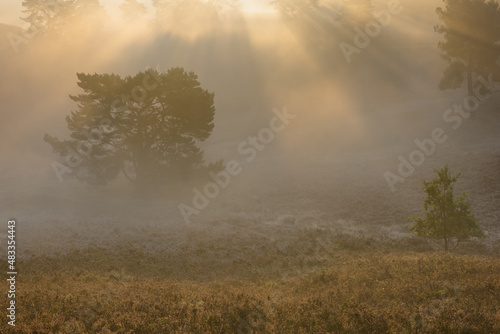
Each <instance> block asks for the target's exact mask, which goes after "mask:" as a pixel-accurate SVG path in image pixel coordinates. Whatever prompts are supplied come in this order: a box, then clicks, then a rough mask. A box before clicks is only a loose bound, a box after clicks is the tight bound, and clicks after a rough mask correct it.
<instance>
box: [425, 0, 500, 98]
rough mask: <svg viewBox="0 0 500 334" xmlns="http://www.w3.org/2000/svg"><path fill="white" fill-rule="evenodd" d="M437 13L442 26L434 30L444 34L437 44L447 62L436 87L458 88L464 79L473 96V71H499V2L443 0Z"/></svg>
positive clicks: (484, 72)
mask: <svg viewBox="0 0 500 334" xmlns="http://www.w3.org/2000/svg"><path fill="white" fill-rule="evenodd" d="M443 2H444V4H445V7H444V8H441V7H439V8H437V10H436V12H437V14H438V16H439V19H440V20H441V22H442V25H438V26H436V27H435V28H434V30H435V31H436V32H437V33H439V34H442V35H443V38H444V39H443V40H442V41H440V42H439V44H438V47H439V49H440V50H441V51H442V57H443V59H444V60H445V61H446V62H447V63H448V67H447V68H446V69H445V71H444V75H443V78H442V80H441V83H440V85H439V87H440V88H441V89H448V88H453V89H455V88H459V87H460V86H461V85H462V83H463V81H464V79H466V78H467V86H468V91H469V95H473V85H474V82H473V75H472V73H473V72H476V73H478V74H481V75H483V76H488V75H489V74H495V73H497V72H498V68H497V66H496V64H495V62H496V61H497V58H498V55H499V53H500V45H498V44H497V42H498V41H500V5H499V3H498V2H496V1H493V0H443Z"/></svg>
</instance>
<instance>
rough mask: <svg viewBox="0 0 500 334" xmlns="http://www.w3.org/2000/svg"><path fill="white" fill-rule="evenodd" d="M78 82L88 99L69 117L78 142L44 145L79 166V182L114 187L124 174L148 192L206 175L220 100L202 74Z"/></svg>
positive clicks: (80, 99)
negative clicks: (206, 152)
mask: <svg viewBox="0 0 500 334" xmlns="http://www.w3.org/2000/svg"><path fill="white" fill-rule="evenodd" d="M77 76H78V79H79V82H78V86H79V87H80V88H81V89H83V91H84V93H83V94H79V95H76V96H70V98H71V99H72V100H73V101H75V102H76V103H77V105H78V108H77V110H76V111H73V112H71V115H69V116H67V117H66V122H67V126H68V129H69V130H70V131H71V135H70V137H71V139H68V140H63V141H61V140H59V139H57V138H56V137H52V136H50V135H47V134H46V135H45V137H44V140H45V141H46V142H47V143H49V144H50V145H51V146H52V147H53V149H54V151H55V152H56V153H58V154H59V155H61V156H62V157H63V158H65V159H66V160H65V161H66V162H67V163H70V162H71V166H70V167H72V168H73V171H72V172H73V173H72V174H74V175H75V176H76V177H77V178H78V179H80V180H82V181H85V182H88V183H90V184H106V183H108V182H109V181H111V180H113V179H114V178H116V177H117V176H118V175H119V174H120V172H122V173H123V175H125V176H126V177H127V178H128V179H129V180H130V181H131V182H133V183H134V184H135V185H136V186H137V188H138V189H148V188H149V187H154V186H155V185H161V184H164V183H165V182H167V181H169V180H170V181H171V180H173V179H182V178H186V177H189V176H190V175H192V173H193V172H194V171H196V170H199V169H203V168H206V166H205V165H204V161H203V160H204V159H203V152H202V151H201V150H200V148H199V147H198V143H200V142H203V141H204V140H206V139H207V138H208V137H209V136H210V134H211V132H212V129H213V127H214V124H213V120H214V113H215V107H214V94H213V93H209V92H208V91H207V90H204V89H202V88H201V87H200V83H199V81H198V77H197V75H196V74H194V73H193V72H186V71H185V70H184V69H182V68H178V67H177V68H172V69H170V70H168V71H167V73H163V74H160V73H158V72H157V71H154V70H149V71H145V72H139V73H137V74H136V75H134V76H127V77H125V78H122V77H120V76H118V75H116V74H93V75H89V74H83V73H79V74H77ZM219 164H220V163H219ZM212 166H213V165H212Z"/></svg>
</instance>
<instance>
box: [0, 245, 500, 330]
mask: <svg viewBox="0 0 500 334" xmlns="http://www.w3.org/2000/svg"><path fill="white" fill-rule="evenodd" d="M200 258H201V259H202V258H203V257H200ZM284 259H285V258H284V257H283V258H276V259H274V260H273V261H275V262H276V263H274V264H273V263H270V266H269V268H272V267H273V266H274V265H276V267H278V268H280V269H279V271H283V270H284V269H283V268H288V269H289V270H294V271H293V272H294V274H291V275H288V276H287V277H284V276H283V275H281V276H280V275H275V274H274V273H273V272H272V271H271V270H267V272H260V271H252V267H253V266H255V265H256V262H257V261H261V259H256V260H255V262H252V261H251V260H250V261H249V262H248V263H246V266H248V268H247V269H246V270H243V268H244V265H242V264H241V263H236V262H235V263H234V267H231V266H229V268H228V270H229V271H228V272H229V273H232V275H229V274H228V272H220V271H216V270H215V269H211V268H213V266H212V264H211V263H210V261H208V260H209V259H208V257H207V261H205V262H203V261H199V260H198V259H194V260H193V261H194V262H193V261H188V260H186V259H185V258H181V257H167V256H160V255H154V254H148V253H143V252H140V251H131V252H130V253H122V254H121V255H119V254H116V253H114V252H112V251H110V250H108V249H103V248H89V249H85V250H80V251H74V252H72V253H68V254H66V255H62V256H58V257H47V256H43V257H40V256H38V257H37V256H35V257H32V258H31V259H27V260H24V261H22V262H20V263H19V264H18V267H19V271H20V273H21V274H19V275H18V282H17V286H16V301H17V302H16V310H17V316H16V327H15V328H13V327H11V326H8V325H7V318H6V317H5V316H3V317H1V318H0V319H1V320H0V325H1V328H2V332H3V333H221V334H222V333H498V332H500V275H499V273H500V261H499V259H498V257H496V256H494V255H489V256H482V255H478V254H476V255H467V254H457V253H445V252H416V251H395V250H393V251H391V250H389V249H385V250H383V249H382V250H354V251H339V252H337V253H335V254H326V255H324V256H322V257H321V258H320V259H318V260H316V262H314V261H312V260H311V261H305V262H304V261H302V260H300V261H299V260H297V261H295V262H294V261H288V263H286V261H285V260H284ZM306 260H307V259H306ZM190 267H193V268H196V270H197V273H198V274H193V272H191V271H190ZM232 269H233V271H232ZM211 271H212V272H211ZM210 272H211V273H210ZM251 272H253V273H254V275H249V274H248V273H251ZM189 277H191V278H189ZM246 277H247V278H246ZM4 282H5V281H4ZM2 290H4V291H6V290H8V289H7V285H6V283H2ZM0 300H1V303H2V305H6V302H7V296H6V294H2V297H1V299H0Z"/></svg>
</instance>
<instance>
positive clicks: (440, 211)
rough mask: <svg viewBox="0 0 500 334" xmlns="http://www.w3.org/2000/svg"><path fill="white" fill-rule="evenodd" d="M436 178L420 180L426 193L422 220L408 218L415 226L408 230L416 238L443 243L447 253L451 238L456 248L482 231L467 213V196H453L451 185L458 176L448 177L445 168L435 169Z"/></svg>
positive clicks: (462, 194) (463, 194) (465, 194)
mask: <svg viewBox="0 0 500 334" xmlns="http://www.w3.org/2000/svg"><path fill="white" fill-rule="evenodd" d="M434 171H435V172H436V173H437V175H438V177H437V178H436V179H434V180H432V181H430V182H427V181H425V180H424V181H423V185H424V187H423V190H424V192H425V193H426V194H427V198H426V199H425V201H424V212H423V214H424V217H409V218H408V219H409V220H410V221H413V222H415V224H414V225H413V226H412V227H410V231H411V232H413V233H414V234H415V235H417V236H419V237H427V238H435V239H443V240H444V249H445V250H448V249H449V245H450V243H451V241H452V240H453V239H456V244H455V247H457V246H458V244H459V243H460V241H463V240H466V239H468V238H469V237H483V236H484V232H483V231H482V230H481V228H480V227H479V225H478V224H477V219H476V217H475V216H474V215H473V214H472V213H471V212H470V203H469V202H468V201H467V200H466V198H467V197H468V196H469V195H468V194H467V193H465V192H463V193H461V194H460V195H459V196H458V197H456V198H455V197H454V196H453V185H454V183H455V182H456V181H457V180H458V178H459V177H460V173H459V174H457V175H455V176H451V174H450V171H449V169H448V166H445V167H444V168H442V169H441V170H434Z"/></svg>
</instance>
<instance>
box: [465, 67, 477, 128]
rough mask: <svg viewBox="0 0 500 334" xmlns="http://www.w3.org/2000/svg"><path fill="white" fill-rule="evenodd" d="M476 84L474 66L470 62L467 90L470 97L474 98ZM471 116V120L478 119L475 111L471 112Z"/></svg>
mask: <svg viewBox="0 0 500 334" xmlns="http://www.w3.org/2000/svg"><path fill="white" fill-rule="evenodd" d="M473 85H474V82H473V80H472V66H471V65H470V61H469V64H468V65H467V90H468V96H471V97H472V96H474V87H473ZM470 116H471V118H475V117H476V111H475V110H473V111H471V112H470Z"/></svg>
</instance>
